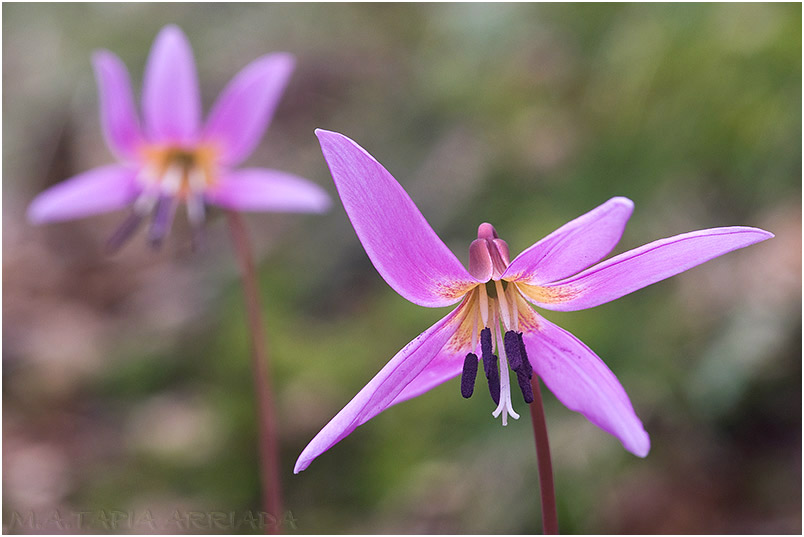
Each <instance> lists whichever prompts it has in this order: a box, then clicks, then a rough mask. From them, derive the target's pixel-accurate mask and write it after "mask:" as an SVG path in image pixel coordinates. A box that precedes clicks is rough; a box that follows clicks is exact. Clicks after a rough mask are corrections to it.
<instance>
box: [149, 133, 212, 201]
mask: <svg viewBox="0 0 804 537" xmlns="http://www.w3.org/2000/svg"><path fill="white" fill-rule="evenodd" d="M142 154H143V160H144V162H145V166H144V168H143V172H142V174H141V179H142V180H143V181H144V182H145V183H146V188H148V187H151V188H153V187H158V189H159V190H161V191H162V193H164V194H167V195H170V196H175V197H177V198H179V199H180V200H182V201H184V200H187V198H188V196H190V195H192V194H195V195H200V194H201V193H202V192H203V191H205V190H206V189H207V188H209V187H210V186H212V185H214V184H215V182H216V181H217V180H218V174H217V170H218V151H217V149H216V148H215V147H214V146H212V145H210V144H200V145H198V146H196V147H193V148H184V147H177V146H159V145H151V146H146V147H144V148H143V150H142Z"/></svg>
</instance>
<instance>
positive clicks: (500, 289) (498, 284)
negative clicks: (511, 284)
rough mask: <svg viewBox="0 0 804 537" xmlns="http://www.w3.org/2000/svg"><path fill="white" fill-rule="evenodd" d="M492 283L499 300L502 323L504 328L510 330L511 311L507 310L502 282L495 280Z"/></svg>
mask: <svg viewBox="0 0 804 537" xmlns="http://www.w3.org/2000/svg"><path fill="white" fill-rule="evenodd" d="M494 285H495V286H496V287H497V298H498V299H499V300H500V313H501V314H502V321H503V325H505V329H506V330H511V312H510V311H509V310H508V301H507V300H506V299H505V290H504V289H503V285H502V282H500V280H495V281H494Z"/></svg>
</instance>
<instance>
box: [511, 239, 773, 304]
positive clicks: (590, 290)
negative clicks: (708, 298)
mask: <svg viewBox="0 0 804 537" xmlns="http://www.w3.org/2000/svg"><path fill="white" fill-rule="evenodd" d="M771 237H773V234H772V233H768V232H767V231H763V230H761V229H757V228H752V227H719V228H712V229H703V230H700V231H693V232H690V233H684V234H681V235H676V236H674V237H669V238H666V239H661V240H658V241H654V242H651V243H649V244H646V245H644V246H641V247H640V248H636V249H634V250H631V251H629V252H625V253H622V254H620V255H617V256H615V257H612V258H611V259H607V260H606V261H604V262H602V263H599V264H597V265H595V266H594V267H591V268H589V269H587V270H585V271H583V272H581V273H580V274H578V275H576V276H573V277H571V278H568V279H565V280H562V281H559V282H556V283H551V284H548V285H544V286H540V287H537V286H527V285H520V289H522V291H523V292H524V293H525V294H526V295H527V296H528V298H529V299H530V300H531V301H532V302H533V303H534V304H536V305H537V306H541V307H544V308H547V309H551V310H558V311H574V310H580V309H585V308H591V307H594V306H598V305H600V304H605V303H606V302H610V301H612V300H614V299H617V298H620V297H621V296H624V295H627V294H628V293H632V292H634V291H636V290H638V289H642V288H643V287H646V286H648V285H650V284H652V283H656V282H658V281H661V280H664V279H665V278H669V277H670V276H675V275H676V274H679V273H681V272H684V271H685V270H688V269H691V268H692V267H694V266H696V265H700V264H701V263H704V262H706V261H709V260H710V259H714V258H715V257H718V256H720V255H723V254H725V253H728V252H731V251H732V250H737V249H738V248H744V247H745V246H749V245H751V244H754V243H757V242H760V241H764V240H766V239H770V238H771Z"/></svg>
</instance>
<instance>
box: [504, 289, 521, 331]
mask: <svg viewBox="0 0 804 537" xmlns="http://www.w3.org/2000/svg"><path fill="white" fill-rule="evenodd" d="M505 292H506V293H510V295H511V296H510V297H508V303H509V304H511V330H519V306H518V304H517V291H516V284H511V285H509V286H508V288H507V289H506V290H505Z"/></svg>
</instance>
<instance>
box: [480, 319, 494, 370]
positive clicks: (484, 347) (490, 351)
mask: <svg viewBox="0 0 804 537" xmlns="http://www.w3.org/2000/svg"><path fill="white" fill-rule="evenodd" d="M480 351H481V352H480V355H481V356H482V357H483V367H484V368H485V371H486V376H487V377H488V376H489V369H488V367H489V366H488V363H489V361H490V360H491V357H492V356H494V348H493V346H492V344H491V329H490V328H488V327H486V328H484V329H483V330H481V331H480ZM494 359H495V360H496V359H497V358H496V357H494Z"/></svg>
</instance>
